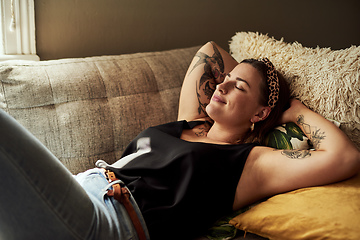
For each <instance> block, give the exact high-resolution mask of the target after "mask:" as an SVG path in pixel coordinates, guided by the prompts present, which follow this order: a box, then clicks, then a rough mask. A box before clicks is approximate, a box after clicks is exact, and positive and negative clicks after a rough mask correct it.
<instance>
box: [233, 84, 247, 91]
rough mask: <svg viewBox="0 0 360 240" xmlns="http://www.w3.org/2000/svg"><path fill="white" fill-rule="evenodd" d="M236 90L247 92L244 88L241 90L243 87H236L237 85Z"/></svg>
mask: <svg viewBox="0 0 360 240" xmlns="http://www.w3.org/2000/svg"><path fill="white" fill-rule="evenodd" d="M235 88H236V89H238V90H240V91H243V92H245V89H243V88H241V87H238V86H236V85H235Z"/></svg>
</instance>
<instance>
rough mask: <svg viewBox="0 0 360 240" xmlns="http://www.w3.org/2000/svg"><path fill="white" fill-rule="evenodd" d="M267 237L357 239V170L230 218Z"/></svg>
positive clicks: (238, 225)
mask: <svg viewBox="0 0 360 240" xmlns="http://www.w3.org/2000/svg"><path fill="white" fill-rule="evenodd" d="M230 223H231V224H232V225H234V226H235V227H236V228H238V229H241V230H244V231H248V232H251V233H255V234H258V235H260V236H263V237H267V238H270V239H341V240H343V239H347V240H351V239H354V240H359V239H360V174H358V175H357V176H356V177H354V178H351V179H349V180H346V181H344V182H340V183H335V184H331V185H327V186H321V187H311V188H303V189H299V190H295V191H292V192H288V193H284V194H279V195H276V196H274V197H271V198H269V199H268V200H266V201H264V202H262V203H260V204H258V205H256V206H255V207H253V208H251V209H250V210H248V211H247V212H245V213H243V214H240V215H238V216H236V217H235V218H233V219H232V220H230Z"/></svg>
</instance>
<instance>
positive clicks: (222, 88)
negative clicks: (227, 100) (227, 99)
mask: <svg viewBox="0 0 360 240" xmlns="http://www.w3.org/2000/svg"><path fill="white" fill-rule="evenodd" d="M216 88H217V89H218V91H219V92H221V93H222V94H226V93H227V84H226V83H225V82H222V83H220V84H218V85H216Z"/></svg>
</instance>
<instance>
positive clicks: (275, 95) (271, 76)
mask: <svg viewBox="0 0 360 240" xmlns="http://www.w3.org/2000/svg"><path fill="white" fill-rule="evenodd" d="M259 61H261V62H263V63H265V65H266V66H267V71H266V75H267V84H268V87H269V91H270V94H269V101H268V105H269V107H270V108H271V109H273V108H274V107H275V105H276V103H277V101H278V100H279V91H280V87H279V77H278V75H277V73H276V70H275V67H274V65H273V64H272V63H271V62H270V61H269V59H268V58H260V59H259Z"/></svg>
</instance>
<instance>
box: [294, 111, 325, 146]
mask: <svg viewBox="0 0 360 240" xmlns="http://www.w3.org/2000/svg"><path fill="white" fill-rule="evenodd" d="M296 122H297V123H298V124H299V125H300V126H302V127H303V129H304V133H305V134H306V135H307V136H308V137H309V139H310V141H311V144H312V145H313V148H314V149H315V150H317V149H319V148H320V143H321V142H322V140H324V139H325V132H321V131H320V129H319V128H317V127H316V126H310V125H309V124H307V123H305V121H304V115H302V114H301V115H299V116H298V117H297V119H296Z"/></svg>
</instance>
